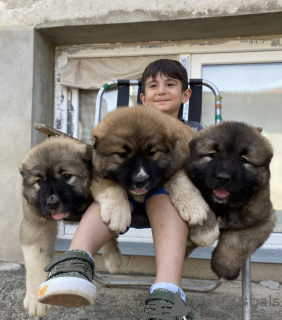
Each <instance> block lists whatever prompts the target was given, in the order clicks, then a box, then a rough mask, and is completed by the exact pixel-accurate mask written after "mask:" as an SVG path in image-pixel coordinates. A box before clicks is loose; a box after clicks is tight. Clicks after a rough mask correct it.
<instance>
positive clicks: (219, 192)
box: [213, 189, 229, 198]
mask: <svg viewBox="0 0 282 320" xmlns="http://www.w3.org/2000/svg"><path fill="white" fill-rule="evenodd" d="M213 194H214V195H215V196H216V197H217V198H227V197H228V196H229V191H227V190H220V189H216V190H213Z"/></svg>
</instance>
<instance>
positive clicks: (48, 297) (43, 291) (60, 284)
mask: <svg viewBox="0 0 282 320" xmlns="http://www.w3.org/2000/svg"><path fill="white" fill-rule="evenodd" d="M95 298H96V287H95V286H94V285H93V284H92V283H91V282H89V281H87V280H84V279H81V278H74V277H59V278H54V279H50V280H48V281H45V282H43V283H41V285H40V287H39V289H38V293H37V300H38V302H40V303H44V304H51V305H53V306H63V307H73V308H78V307H85V306H90V305H92V304H93V303H94V301H95Z"/></svg>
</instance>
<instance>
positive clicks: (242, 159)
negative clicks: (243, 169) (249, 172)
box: [240, 157, 249, 163]
mask: <svg viewBox="0 0 282 320" xmlns="http://www.w3.org/2000/svg"><path fill="white" fill-rule="evenodd" d="M240 160H241V161H242V162H243V163H249V161H248V160H247V159H246V158H245V157H241V158H240Z"/></svg>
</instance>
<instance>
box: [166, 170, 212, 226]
mask: <svg viewBox="0 0 282 320" xmlns="http://www.w3.org/2000/svg"><path fill="white" fill-rule="evenodd" d="M164 188H165V189H166V190H167V192H168V193H169V198H170V201H171V203H172V204H173V206H174V207H175V208H176V209H177V211H178V212H179V214H180V216H181V218H182V219H183V220H185V221H187V222H188V223H189V225H191V226H192V225H198V224H199V225H202V224H203V221H204V220H206V219H207V214H208V212H209V210H210V209H209V206H208V204H207V203H206V202H205V200H204V198H203V197H202V195H201V193H200V191H199V190H198V189H197V188H196V187H195V185H194V184H193V183H192V181H191V180H190V179H189V178H188V176H187V175H186V173H185V172H184V170H179V171H178V172H176V174H175V175H174V176H172V177H171V178H170V179H169V180H168V181H167V182H166V184H165V185H164Z"/></svg>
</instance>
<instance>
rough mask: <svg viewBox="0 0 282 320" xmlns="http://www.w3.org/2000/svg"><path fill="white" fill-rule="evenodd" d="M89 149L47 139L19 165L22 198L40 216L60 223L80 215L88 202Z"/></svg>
mask: <svg viewBox="0 0 282 320" xmlns="http://www.w3.org/2000/svg"><path fill="white" fill-rule="evenodd" d="M91 158H92V148H91V147H90V146H88V145H86V144H83V143H80V142H77V141H75V140H73V139H69V138H59V139H57V138H49V139H47V140H45V141H44V142H42V143H41V144H39V145H38V146H36V147H34V148H32V149H31V150H29V151H28V153H27V154H26V156H25V157H24V159H23V160H22V161H21V163H20V165H19V170H20V173H21V175H22V177H23V196H24V197H25V198H26V200H27V201H28V203H29V204H31V205H34V206H35V207H37V208H38V209H39V210H37V212H38V213H40V214H41V215H42V216H44V217H45V218H48V219H51V218H52V219H55V220H61V219H66V218H69V217H70V216H72V215H76V214H78V213H80V214H81V213H82V212H83V210H85V209H86V208H87V206H88V205H89V203H90V201H91V194H90V191H89V184H90V178H91Z"/></svg>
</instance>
